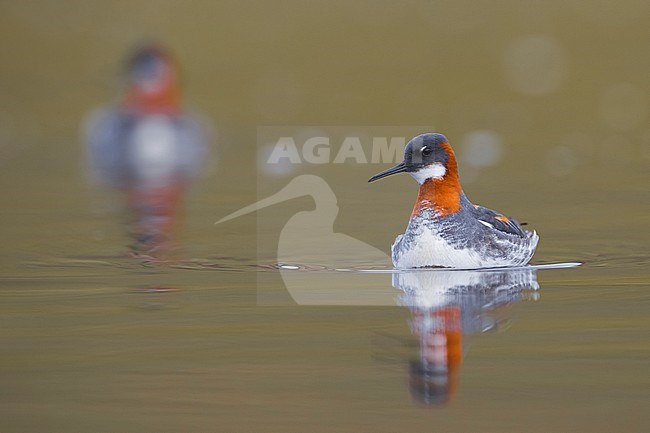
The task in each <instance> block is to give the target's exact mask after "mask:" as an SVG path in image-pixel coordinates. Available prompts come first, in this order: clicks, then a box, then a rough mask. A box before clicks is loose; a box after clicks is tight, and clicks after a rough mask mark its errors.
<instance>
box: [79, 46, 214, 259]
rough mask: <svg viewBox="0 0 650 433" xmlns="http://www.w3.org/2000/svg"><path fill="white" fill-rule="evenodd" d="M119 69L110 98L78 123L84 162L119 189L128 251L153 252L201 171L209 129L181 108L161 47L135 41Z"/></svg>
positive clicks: (166, 241)
mask: <svg viewBox="0 0 650 433" xmlns="http://www.w3.org/2000/svg"><path fill="white" fill-rule="evenodd" d="M125 69H126V70H125V72H126V77H125V88H124V90H123V92H122V93H121V95H120V98H119V100H118V102H117V104H112V105H110V106H107V107H103V108H100V109H98V110H95V111H94V112H93V113H92V114H91V115H90V116H89V119H88V120H87V121H86V122H85V124H84V136H85V137H84V139H85V144H86V150H87V164H88V168H89V172H90V175H91V177H92V179H93V180H94V181H96V182H98V183H100V184H103V185H106V186H109V187H111V188H114V189H117V190H119V191H120V192H121V193H122V194H123V197H124V201H125V204H126V207H127V208H128V210H129V212H130V218H131V224H130V231H131V233H132V237H133V240H134V242H133V245H132V253H133V254H134V255H135V256H138V257H143V256H144V257H147V256H150V257H155V258H160V257H162V256H165V255H167V254H168V253H169V252H170V251H171V250H172V249H173V247H174V246H175V244H176V241H175V239H176V232H177V229H178V226H179V225H180V219H181V213H182V212H181V211H182V205H183V197H184V195H185V192H186V190H187V187H188V186H189V184H190V183H191V181H192V180H193V179H194V178H195V177H196V176H197V175H198V174H199V173H200V172H201V171H202V168H203V167H202V166H203V163H204V161H205V159H206V156H207V153H208V147H209V135H210V134H209V130H210V128H209V127H208V124H207V122H205V121H204V120H203V119H202V118H201V117H199V116H198V115H197V114H193V113H189V112H188V111H186V110H185V109H184V108H183V105H182V101H181V91H180V86H179V70H178V67H177V64H176V63H175V61H174V60H173V58H172V57H171V55H170V54H169V53H168V52H167V51H166V50H165V49H164V48H162V47H160V46H157V45H147V46H143V47H140V48H138V49H137V50H136V51H135V53H134V54H133V55H132V56H131V57H130V58H129V59H128V61H127V63H126V68H125Z"/></svg>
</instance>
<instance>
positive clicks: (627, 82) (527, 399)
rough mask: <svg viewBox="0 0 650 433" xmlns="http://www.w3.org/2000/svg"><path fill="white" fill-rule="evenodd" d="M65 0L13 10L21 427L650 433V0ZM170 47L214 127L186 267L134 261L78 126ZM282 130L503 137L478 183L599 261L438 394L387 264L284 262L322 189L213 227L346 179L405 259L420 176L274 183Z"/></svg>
mask: <svg viewBox="0 0 650 433" xmlns="http://www.w3.org/2000/svg"><path fill="white" fill-rule="evenodd" d="M65 9H66V10H65V11H64V10H63V9H62V8H61V6H60V5H59V6H55V5H54V4H53V3H44V4H42V5H37V4H34V3H29V4H28V3H26V2H17V1H16V2H3V3H2V4H1V5H0V34H2V36H3V40H4V42H3V44H2V49H1V50H0V59H1V60H2V66H3V67H2V69H1V70H0V182H1V183H0V186H1V194H2V208H1V213H0V227H1V229H0V230H1V233H2V244H1V247H0V258H1V264H0V431H1V432H44V431H47V432H85V431H88V432H154V431H155V432H167V431H169V432H208V431H227V432H249V431H264V432H266V431H269V432H293V431H295V432H305V431H309V432H321V431H322V432H397V431H418V432H419V431H445V432H474V431H485V432H522V431H525V432H549V431H556V432H565V431H566V432H569V431H571V432H573V431H589V432H612V431H616V432H623V431H624V432H641V431H647V430H648V428H650V416H649V415H648V411H647V406H648V401H649V400H650V380H649V377H648V373H647V372H648V371H649V367H650V365H649V364H650V363H649V362H648V358H649V355H650V348H649V345H648V341H649V338H650V332H649V325H650V320H649V319H648V308H649V307H650V305H649V301H650V295H649V294H648V286H649V285H650V272H649V271H648V264H649V260H648V258H649V255H648V242H649V241H650V230H648V224H649V223H650V217H649V215H650V214H649V213H648V211H649V209H648V203H650V193H649V190H648V184H649V181H650V170H649V168H650V151H649V147H648V146H649V142H648V139H649V137H650V135H649V134H650V129H648V118H649V113H650V109H649V107H650V88H649V87H648V82H647V71H648V69H649V68H650V59H649V58H648V57H647V56H645V55H644V54H643V53H645V52H646V51H647V40H648V36H649V35H648V30H647V28H646V27H647V26H646V23H647V19H648V12H649V8H648V6H647V5H646V3H645V2H634V1H630V2H625V4H624V5H621V4H617V3H615V2H612V3H611V4H610V3H609V2H599V4H598V5H597V7H596V6H593V5H591V3H590V2H580V1H570V2H562V3H561V7H560V4H559V3H558V4H554V3H553V2H549V3H538V2H503V3H498V5H491V6H490V7H488V6H487V5H485V6H480V5H476V4H473V2H467V3H466V4H464V2H445V3H431V4H429V3H424V2H423V3H397V2H395V3H391V2H357V3H354V4H353V5H349V4H347V3H345V2H334V3H332V2H323V3H302V2H295V3H291V2H290V3H282V4H278V5H275V6H273V5H271V4H270V3H269V4H266V3H261V4H253V3H246V4H240V3H238V2H221V3H218V4H212V2H204V3H201V2H199V3H196V4H195V3H193V4H192V6H181V4H180V3H178V4H176V3H174V2H164V3H155V5H154V4H149V3H147V2H114V3H111V4H110V5H100V4H93V3H89V2H79V3H78V4H69V5H68V6H66V8H65ZM127 11H128V13H127ZM147 35H153V36H156V37H160V38H161V39H163V40H164V41H166V42H168V43H169V44H170V46H171V47H172V49H174V50H175V51H176V52H177V54H178V56H179V61H180V63H181V64H182V65H183V69H184V71H185V76H186V86H185V89H186V94H187V99H188V100H189V101H191V102H192V103H193V104H194V105H195V106H196V107H197V108H199V109H200V110H201V111H202V112H203V113H204V114H205V115H206V116H207V117H208V118H210V119H211V120H212V121H213V122H214V123H215V124H216V126H217V129H218V131H219V135H218V139H217V147H216V149H217V151H216V152H215V158H214V160H213V161H212V162H211V165H213V166H214V168H215V169H214V170H213V171H212V172H210V173H209V174H207V175H206V176H204V177H203V178H202V179H200V180H199V181H198V182H197V184H196V185H194V187H193V189H192V192H191V194H190V195H189V196H188V197H187V200H186V205H187V206H186V213H185V221H184V229H183V235H182V245H183V248H182V250H181V251H180V252H178V254H177V255H178V260H177V261H175V262H173V263H170V264H147V263H142V262H139V261H136V260H133V259H131V258H128V257H126V255H125V251H126V245H127V244H128V243H129V242H130V240H129V238H128V236H127V235H126V229H125V227H124V224H123V217H121V214H120V213H119V212H116V211H112V212H107V211H106V209H107V208H109V209H110V208H112V207H115V206H112V204H114V203H116V202H118V200H117V198H116V197H115V196H113V195H111V194H110V193H108V192H106V191H100V190H98V189H93V188H91V187H88V186H87V185H86V184H85V182H84V176H83V167H82V166H81V160H82V156H81V155H82V150H81V149H82V146H81V145H80V143H79V142H78V138H77V130H78V127H79V124H80V122H81V121H82V119H83V117H84V116H85V115H86V114H87V112H88V110H90V109H91V108H92V107H94V106H96V105H98V104H101V103H103V102H105V101H107V100H109V99H110V98H111V97H112V95H114V94H115V93H114V92H115V89H114V85H115V70H116V69H117V67H118V65H119V62H120V61H121V59H122V56H123V55H124V53H125V52H126V50H127V49H128V48H129V47H130V46H131V44H132V43H133V42H136V41H138V40H139V38H140V37H142V36H147ZM530 38H532V39H530ZM535 38H537V39H535ZM518 44H520V45H522V46H524V47H525V49H524V52H525V53H526V52H529V51H530V50H532V51H535V50H541V54H539V53H538V55H537V56H533V57H532V60H531V58H530V57H527V56H526V55H523V57H522V55H521V54H517V53H519V51H518V48H517V47H519V46H520V45H518ZM540 47H541V48H540ZM536 62H538V63H536ZM513 65H514V66H513ZM531 65H532V66H531ZM540 70H541V71H542V73H541V75H535V74H536V72H535V71H540ZM531 80H532V81H531ZM259 125H432V128H434V127H435V128H436V129H437V130H440V131H443V132H445V133H446V134H447V136H448V137H449V138H450V140H451V141H452V144H454V145H455V146H456V144H457V146H456V149H457V150H459V152H460V150H461V149H462V148H463V139H462V138H463V137H467V136H468V134H470V133H471V132H472V131H476V130H481V131H490V132H491V133H493V134H497V136H498V137H499V139H500V142H501V143H502V148H503V151H504V154H503V156H502V158H501V159H500V160H499V161H498V163H496V164H495V165H492V166H489V167H484V168H480V169H477V170H474V171H472V168H471V167H468V166H467V165H465V166H463V165H461V181H463V183H464V186H465V192H466V193H467V195H468V196H469V198H470V199H472V200H474V201H475V202H478V203H480V204H482V205H486V206H489V207H494V208H496V209H499V210H503V211H504V212H507V213H508V214H512V215H515V216H517V217H519V218H520V219H522V220H525V221H527V222H528V223H529V227H530V228H534V229H536V230H537V231H538V233H539V234H540V236H541V241H540V245H539V248H538V252H537V254H536V255H535V257H534V259H533V261H534V262H535V263H557V262H568V261H579V262H584V265H583V266H581V267H579V268H573V269H555V270H540V271H538V273H537V280H538V282H539V285H540V289H539V290H538V292H537V293H538V295H539V297H538V299H537V300H535V299H534V298H535V296H524V299H521V300H519V301H518V302H512V303H506V304H504V305H501V306H499V307H498V308H496V309H495V311H490V312H489V315H491V316H496V317H499V323H500V326H497V327H496V329H494V330H491V331H489V332H485V333H473V334H471V335H465V336H464V337H463V345H464V352H463V353H464V355H463V362H462V365H461V366H460V368H459V372H458V377H457V385H456V389H455V391H454V392H453V393H452V395H451V397H450V399H449V401H448V403H447V404H446V405H431V406H429V405H425V404H423V403H421V402H418V401H417V399H416V398H414V397H413V396H412V395H411V391H410V390H409V381H410V379H409V365H410V363H411V362H412V361H413V360H415V359H417V358H418V356H419V355H418V351H419V348H418V344H417V338H416V337H415V336H414V335H413V334H411V328H410V323H411V321H412V320H413V318H412V313H411V311H410V310H409V309H408V308H406V307H402V306H399V305H398V298H399V296H400V293H401V292H400V291H399V290H398V289H395V288H393V287H392V285H391V276H390V275H389V274H357V273H355V274H349V273H341V272H324V271H296V273H294V274H290V276H291V278H293V279H292V282H291V285H290V288H293V289H295V290H288V289H287V286H286V285H285V282H286V281H284V280H283V279H282V276H284V274H283V275H281V274H280V272H279V271H278V270H276V269H272V268H271V267H270V266H269V265H272V264H274V263H276V262H277V261H278V257H277V255H278V254H277V245H278V242H279V241H280V238H281V232H282V229H283V227H284V226H285V224H286V223H287V221H289V219H290V218H291V217H292V215H294V214H295V213H296V212H301V211H305V210H311V209H313V208H314V202H313V201H312V200H311V199H309V198H308V197H302V198H297V199H295V200H291V201H288V202H286V203H283V204H277V205H275V206H272V207H269V208H266V209H263V210H260V211H259V212H257V213H256V214H250V215H247V216H244V217H241V218H239V219H235V220H232V221H229V222H227V223H224V224H221V225H217V226H215V225H214V224H213V223H214V222H215V221H217V220H218V219H220V218H222V217H223V216H225V215H227V214H229V213H231V212H234V211H236V210H237V209H239V208H241V207H243V206H246V205H248V204H250V203H253V202H255V201H257V200H258V199H260V198H263V197H266V196H268V195H270V194H272V193H274V192H276V191H278V190H280V189H282V188H283V187H284V186H285V185H286V184H287V183H288V182H289V181H290V180H291V178H292V175H297V174H305V173H314V174H317V175H319V176H322V177H323V178H324V179H325V180H326V181H327V183H328V184H329V186H330V187H331V189H332V190H333V192H334V193H335V195H336V199H337V204H338V207H339V213H338V217H337V219H336V222H335V223H334V231H335V232H338V233H343V234H347V235H349V236H352V237H354V238H355V239H358V240H360V241H362V242H365V243H366V244H369V245H372V246H374V247H376V248H379V249H381V250H383V251H385V252H386V253H387V252H388V250H389V245H390V243H391V242H392V240H393V239H394V236H395V235H396V234H398V233H400V231H401V230H403V229H404V226H405V224H406V218H407V217H408V214H409V211H410V207H411V206H412V201H413V199H414V196H415V193H416V185H415V183H414V182H413V181H412V179H410V178H408V177H407V176H403V177H395V178H392V179H386V181H383V182H381V183H377V184H371V185H368V184H366V179H367V178H368V177H370V176H371V175H372V174H374V173H376V172H377V171H379V170H382V169H384V168H386V167H387V166H388V165H381V164H354V163H349V164H325V165H323V166H318V167H312V166H310V165H301V166H300V167H298V168H296V169H295V171H294V172H293V173H291V175H289V176H285V177H271V176H269V175H268V174H266V173H265V172H263V171H260V170H259V165H258V162H257V160H258V157H257V154H256V148H257V144H258V143H257V134H258V126H259ZM297 128H299V127H297ZM354 128H355V129H356V130H358V131H360V133H362V132H363V131H364V130H371V129H372V128H369V127H368V128H365V129H364V127H363V126H359V127H354ZM404 129H406V130H408V127H407V126H405V127H404ZM419 132H422V131H421V130H415V128H414V130H413V131H412V134H413V135H414V134H417V133H419ZM333 147H335V146H333ZM461 162H462V161H461ZM464 179H466V180H467V181H464ZM310 259H311V257H307V256H305V257H304V263H309V262H311V261H312V260H310ZM331 259H332V262H337V263H340V262H344V263H345V262H349V263H350V264H351V267H354V266H356V265H357V264H358V263H364V262H365V263H364V264H365V265H373V264H374V263H367V261H364V258H363V257H357V256H355V257H347V256H346V251H342V252H337V253H336V254H335V255H332V258H331ZM298 263H300V262H298ZM322 264H323V265H327V264H328V263H322ZM386 264H387V263H376V266H377V267H383V266H386ZM287 281H288V280H287ZM154 288H157V289H161V288H163V289H169V290H158V291H153V290H150V289H154ZM310 289H311V290H310ZM326 289H327V290H331V293H333V295H327V296H328V297H327V299H328V302H321V303H320V304H321V305H307V304H309V302H301V300H304V299H307V300H309V299H313V298H310V296H313V295H314V291H316V290H318V291H319V292H318V293H321V292H320V291H323V290H326ZM296 290H297V291H296ZM297 293H298V295H296V294H297ZM328 293H330V292H328ZM348 293H353V294H354V295H355V296H356V298H355V299H357V301H358V302H347V301H348V300H349V298H348V297H347V295H346V294H348ZM301 296H302V297H301ZM296 298H298V299H296ZM319 299H320V298H319ZM359 299H360V300H361V301H359ZM336 304H338V305H336ZM341 304H343V305H341ZM345 304H348V305H345ZM349 304H352V305H349Z"/></svg>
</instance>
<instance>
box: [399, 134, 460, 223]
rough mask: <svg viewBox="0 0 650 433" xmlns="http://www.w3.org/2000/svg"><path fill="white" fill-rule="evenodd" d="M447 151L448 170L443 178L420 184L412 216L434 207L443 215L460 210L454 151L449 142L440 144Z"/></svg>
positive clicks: (440, 215) (458, 182) (437, 212)
mask: <svg viewBox="0 0 650 433" xmlns="http://www.w3.org/2000/svg"><path fill="white" fill-rule="evenodd" d="M440 146H441V147H442V148H443V149H445V150H446V151H447V155H448V157H449V159H448V160H447V167H446V169H447V171H446V173H445V175H444V176H443V177H442V179H429V180H427V181H426V182H424V183H423V184H422V185H420V191H419V192H418V198H417V200H416V202H415V206H414V207H413V212H412V213H411V216H415V215H419V214H420V212H422V211H423V210H424V209H433V210H434V211H435V212H436V214H437V216H439V217H443V216H445V215H449V214H452V213H456V212H458V211H459V210H460V193H461V192H462V189H461V187H460V179H459V178H458V165H457V163H456V157H455V156H454V151H453V150H452V149H451V146H450V145H449V143H443V144H441V145H440Z"/></svg>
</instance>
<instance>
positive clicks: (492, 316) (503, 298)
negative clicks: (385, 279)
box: [393, 269, 539, 405]
mask: <svg viewBox="0 0 650 433" xmlns="http://www.w3.org/2000/svg"><path fill="white" fill-rule="evenodd" d="M393 286H394V287H395V288H398V289H400V290H402V291H403V294H402V295H400V298H399V303H400V304H401V305H403V306H406V307H408V308H409V310H410V312H411V321H410V324H411V332H412V334H413V335H414V336H416V337H417V339H418V342H419V358H418V359H417V360H412V361H411V362H410V370H409V382H410V390H411V394H412V396H413V397H414V398H415V399H416V400H418V401H420V402H421V403H424V404H426V405H441V404H445V403H447V402H448V401H449V400H450V399H451V398H452V397H453V395H454V394H455V392H456V387H457V383H458V375H459V370H460V366H461V364H462V362H463V354H464V347H466V342H465V341H464V340H465V338H464V337H465V336H467V335H471V334H479V333H483V332H488V331H491V330H498V329H502V327H503V325H504V324H505V323H507V321H508V319H507V314H506V315H505V317H504V316H502V315H503V314H504V313H507V310H508V309H507V308H506V307H508V306H509V305H511V304H512V303H514V302H517V301H519V300H520V299H526V298H532V299H536V298H537V293H536V292H535V291H536V290H537V289H538V288H539V285H538V284H537V276H536V273H535V270H534V269H516V270H496V271H487V270H484V271H454V270H433V271H413V272H400V273H396V274H394V275H393Z"/></svg>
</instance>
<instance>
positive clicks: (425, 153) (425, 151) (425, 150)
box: [420, 146, 431, 156]
mask: <svg viewBox="0 0 650 433" xmlns="http://www.w3.org/2000/svg"><path fill="white" fill-rule="evenodd" d="M420 152H422V156H429V155H431V148H429V147H426V146H422V149H420Z"/></svg>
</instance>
